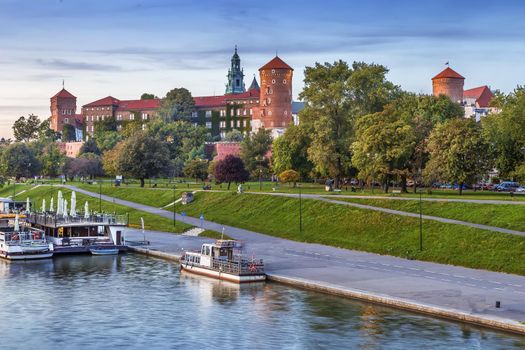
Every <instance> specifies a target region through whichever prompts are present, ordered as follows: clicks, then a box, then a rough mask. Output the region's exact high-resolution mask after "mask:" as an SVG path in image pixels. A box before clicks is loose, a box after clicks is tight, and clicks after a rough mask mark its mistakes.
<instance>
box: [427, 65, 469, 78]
mask: <svg viewBox="0 0 525 350" xmlns="http://www.w3.org/2000/svg"><path fill="white" fill-rule="evenodd" d="M441 78H453V79H465V78H464V77H463V76H461V74H459V73H458V72H456V71H455V70H453V69H452V68H450V67H447V68H445V69H444V70H443V71H442V72H441V73H439V74H438V75H436V76H435V77H434V78H432V80H434V79H441Z"/></svg>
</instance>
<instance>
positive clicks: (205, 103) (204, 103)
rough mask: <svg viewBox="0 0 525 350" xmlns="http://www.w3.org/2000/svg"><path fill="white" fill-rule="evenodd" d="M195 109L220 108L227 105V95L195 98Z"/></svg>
mask: <svg viewBox="0 0 525 350" xmlns="http://www.w3.org/2000/svg"><path fill="white" fill-rule="evenodd" d="M193 101H195V107H220V106H224V105H225V104H226V95H222V96H200V97H194V98H193Z"/></svg>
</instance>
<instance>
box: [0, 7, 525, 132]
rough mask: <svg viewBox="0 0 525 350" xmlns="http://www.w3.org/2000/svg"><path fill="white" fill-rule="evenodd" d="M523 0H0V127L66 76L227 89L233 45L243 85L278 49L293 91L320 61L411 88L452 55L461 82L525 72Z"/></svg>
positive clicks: (91, 94)
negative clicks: (359, 68) (355, 67)
mask: <svg viewBox="0 0 525 350" xmlns="http://www.w3.org/2000/svg"><path fill="white" fill-rule="evenodd" d="M524 15H525V1H520V0H516V1H513V0H507V1H505V0H500V1H495V0H492V1H486V0H477V1H471V0H465V1H462V0H454V1H449V0H439V1H433V0H432V1H431V0H413V1H409V0H397V1H392V0H390V1H387V0H366V1H365V0H361V1H354V0H323V1H317V0H302V1H295V0H292V1H288V0H279V1H274V0H265V1H264V0H256V1H253V0H243V1H233V0H225V1H223V0H193V1H182V0H0V137H11V136H12V129H11V126H12V123H13V122H14V120H16V119H18V118H19V117H20V116H22V115H28V114H29V113H33V114H36V115H38V116H39V117H40V118H41V119H45V118H48V117H49V116H50V111H49V98H50V97H51V96H53V95H54V94H55V93H57V92H58V91H59V90H60V89H61V87H62V81H63V80H64V82H65V87H66V89H67V90H68V91H69V92H71V93H72V94H74V95H75V96H77V98H78V99H77V113H80V107H81V106H82V105H84V104H87V103H89V102H92V101H94V100H97V99H99V98H102V97H105V96H108V95H111V96H114V97H116V98H119V99H135V98H139V97H140V95H141V94H142V93H143V92H149V93H154V94H155V95H157V96H159V97H162V96H164V95H165V94H166V92H167V91H169V90H170V89H172V88H175V87H185V88H187V89H189V90H190V91H191V92H192V94H193V96H205V95H220V94H223V93H224V89H225V83H226V74H227V71H228V68H229V65H230V58H231V55H232V53H233V49H234V46H235V45H237V46H238V48H239V55H240V57H241V64H242V66H243V67H244V72H245V75H246V76H245V83H246V85H247V86H248V85H249V84H250V82H251V80H252V78H253V75H254V74H256V73H257V70H258V68H259V67H261V66H262V65H264V64H265V63H266V62H267V61H269V60H271V59H272V58H273V57H274V56H275V54H276V52H277V53H278V55H279V57H281V58H282V59H283V60H284V61H286V62H287V63H288V64H289V65H291V66H292V67H293V68H294V78H293V89H294V97H295V98H298V95H299V93H300V91H301V89H302V87H303V71H304V68H305V67H307V66H312V65H314V64H315V63H316V62H320V63H324V62H334V61H336V60H339V59H342V60H345V61H347V62H349V63H351V62H353V61H365V62H369V63H371V62H374V63H378V64H382V65H385V66H386V67H388V68H389V69H390V72H389V74H388V79H390V80H391V81H393V82H394V83H395V84H398V85H400V86H401V87H402V88H403V89H404V90H407V91H412V92H416V93H431V89H432V85H431V78H432V77H433V76H434V75H436V74H437V73H439V72H440V71H441V70H442V69H444V68H445V66H444V64H445V62H449V63H450V67H452V68H453V69H455V70H456V71H458V72H459V73H460V74H462V75H463V76H464V77H465V78H466V80H465V88H470V87H476V86H480V85H489V86H490V87H491V88H492V89H499V90H501V91H503V92H510V91H512V90H513V89H514V88H515V87H516V86H517V85H523V84H524V83H525V63H524V61H525V60H524V58H525V40H524V38H525V21H523V16H524Z"/></svg>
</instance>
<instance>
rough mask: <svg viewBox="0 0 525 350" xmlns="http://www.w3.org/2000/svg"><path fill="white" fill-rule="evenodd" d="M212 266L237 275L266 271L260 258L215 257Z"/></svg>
mask: <svg viewBox="0 0 525 350" xmlns="http://www.w3.org/2000/svg"><path fill="white" fill-rule="evenodd" d="M212 268H213V269H214V270H218V271H221V272H224V273H231V274H235V275H256V274H261V273H264V264H263V261H262V260H260V259H254V260H245V259H242V260H238V261H227V260H221V259H213V261H212Z"/></svg>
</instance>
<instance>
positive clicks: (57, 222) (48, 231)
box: [28, 212, 128, 254]
mask: <svg viewBox="0 0 525 350" xmlns="http://www.w3.org/2000/svg"><path fill="white" fill-rule="evenodd" d="M28 222H29V223H30V224H31V226H32V227H35V228H38V229H40V230H42V231H43V232H44V233H45V235H46V236H47V239H48V241H49V242H51V243H53V245H54V246H55V254H56V253H60V251H64V252H66V251H68V252H69V251H71V252H75V253H79V252H88V251H89V249H90V248H93V247H94V246H101V245H103V246H109V245H112V246H118V247H122V248H123V250H125V247H124V242H123V241H124V238H123V236H122V230H121V228H122V227H126V226H127V225H128V217H127V215H112V214H90V215H77V216H70V215H57V214H56V213H52V212H47V213H31V214H29V216H28ZM61 248H64V249H63V250H62V249H61Z"/></svg>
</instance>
